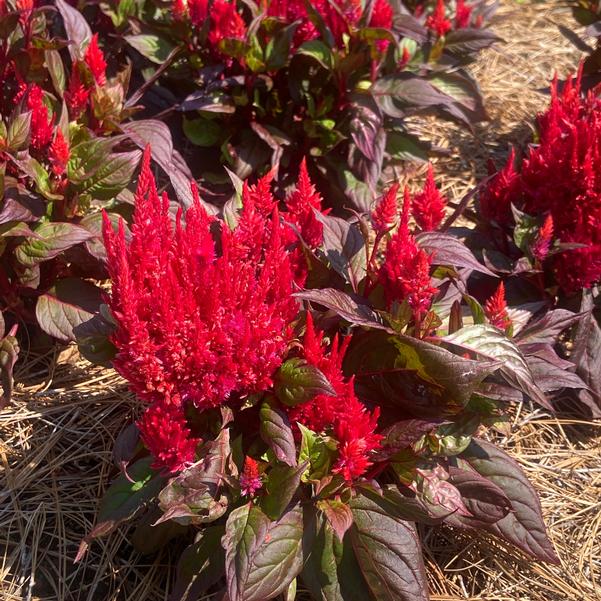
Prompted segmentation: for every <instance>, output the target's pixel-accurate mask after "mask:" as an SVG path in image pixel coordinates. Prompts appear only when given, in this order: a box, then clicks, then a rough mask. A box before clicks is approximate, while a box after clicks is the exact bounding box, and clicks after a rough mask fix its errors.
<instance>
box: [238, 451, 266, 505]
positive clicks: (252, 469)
mask: <svg viewBox="0 0 601 601" xmlns="http://www.w3.org/2000/svg"><path fill="white" fill-rule="evenodd" d="M262 487H263V480H262V478H261V474H260V473H259V464H258V462H257V461H256V460H255V459H253V458H252V457H249V456H248V455H247V456H246V457H245V458H244V469H243V470H242V473H241V474H240V494H241V495H242V496H243V497H254V496H255V495H256V494H257V491H259V490H261V488H262Z"/></svg>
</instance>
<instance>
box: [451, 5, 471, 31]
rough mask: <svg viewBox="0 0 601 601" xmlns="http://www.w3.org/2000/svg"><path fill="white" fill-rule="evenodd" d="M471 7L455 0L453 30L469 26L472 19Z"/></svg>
mask: <svg viewBox="0 0 601 601" xmlns="http://www.w3.org/2000/svg"><path fill="white" fill-rule="evenodd" d="M472 10H473V9H472V7H471V6H469V5H468V4H466V3H465V0H457V5H456V7H455V28H456V29H463V28H464V27H469V26H470V21H471V19H472Z"/></svg>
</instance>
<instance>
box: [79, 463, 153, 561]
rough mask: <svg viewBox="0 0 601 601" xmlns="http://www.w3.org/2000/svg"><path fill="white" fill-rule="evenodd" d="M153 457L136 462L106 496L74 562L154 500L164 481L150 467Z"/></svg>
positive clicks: (116, 480)
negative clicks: (95, 541)
mask: <svg viewBox="0 0 601 601" xmlns="http://www.w3.org/2000/svg"><path fill="white" fill-rule="evenodd" d="M152 461H153V460H152V457H144V458H143V459H140V460H139V461H136V462H135V463H134V464H133V465H131V466H130V467H129V469H128V472H127V476H126V475H125V474H121V475H120V476H118V477H117V478H116V479H115V480H114V482H113V483H112V484H111V485H110V486H109V488H108V490H107V491H106V493H105V494H104V496H103V498H102V500H101V502H100V507H99V509H98V515H97V516H96V525H95V526H94V528H92V530H91V531H90V532H89V533H88V534H87V535H86V536H85V538H84V539H83V540H82V541H81V543H80V546H79V550H78V552H77V557H76V558H75V561H76V562H77V561H79V560H80V559H81V558H82V557H83V556H84V555H85V553H86V550H87V548H88V546H89V544H90V541H92V540H93V539H94V538H98V537H100V536H105V535H107V534H109V533H110V532H112V531H113V530H115V528H117V527H118V526H119V525H120V524H122V523H123V522H126V521H127V520H129V519H131V518H133V517H134V515H135V514H136V513H137V512H138V511H139V510H140V509H142V508H143V507H145V506H146V505H147V504H148V503H149V502H150V501H152V500H153V499H155V498H156V497H157V495H158V493H159V491H160V490H161V488H162V487H163V484H164V483H165V478H164V477H163V476H161V475H160V474H158V473H157V472H155V471H154V470H153V469H152V468H151V467H150V465H151V463H152Z"/></svg>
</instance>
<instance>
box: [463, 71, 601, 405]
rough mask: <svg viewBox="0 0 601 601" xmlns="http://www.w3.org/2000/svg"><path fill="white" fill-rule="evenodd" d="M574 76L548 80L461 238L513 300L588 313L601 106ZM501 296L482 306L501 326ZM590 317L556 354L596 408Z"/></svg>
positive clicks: (599, 387)
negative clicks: (543, 102)
mask: <svg viewBox="0 0 601 601" xmlns="http://www.w3.org/2000/svg"><path fill="white" fill-rule="evenodd" d="M581 77H582V68H581V70H580V71H579V74H578V76H577V78H576V79H573V78H571V77H570V78H568V80H567V81H566V82H565V84H564V85H563V87H562V89H561V90H560V88H559V86H558V82H557V78H556V79H555V80H554V81H553V83H552V86H551V103H550V106H549V108H548V109H547V110H546V111H545V112H544V113H543V114H541V115H539V116H538V119H537V125H538V140H537V144H536V145H532V146H530V148H529V149H528V150H527V151H526V152H525V153H524V156H523V158H522V159H521V160H520V161H519V162H518V161H516V152H515V151H514V150H512V151H511V152H510V154H509V158H508V160H507V163H506V165H505V166H504V167H503V168H502V169H500V170H499V171H498V172H496V173H494V172H493V175H492V178H491V179H490V180H489V181H488V183H486V184H485V186H484V187H483V189H482V190H481V192H480V195H479V216H480V217H481V220H480V222H479V224H478V227H477V228H476V230H475V232H474V233H473V234H472V236H471V237H470V240H469V244H470V245H471V247H472V248H477V247H480V248H481V250H482V252H483V256H484V258H485V260H486V262H487V265H488V266H489V267H490V268H491V269H493V270H494V271H496V272H497V273H498V274H499V275H501V276H502V277H504V278H505V279H506V288H507V292H508V293H510V294H511V295H512V296H513V297H514V298H518V299H519V300H520V302H522V303H527V302H531V303H540V304H542V306H545V307H557V306H558V307H562V308H570V309H572V310H577V309H578V308H579V307H580V306H581V305H582V309H583V310H587V311H591V310H592V309H594V306H593V305H592V304H590V303H589V301H588V300H587V299H589V297H590V298H592V294H591V292H592V291H593V290H594V289H595V288H596V287H597V286H598V284H599V282H600V281H601V179H600V178H599V171H600V169H601V104H600V101H599V98H598V97H597V95H596V93H595V92H594V91H589V92H587V93H582V92H581ZM503 295H504V292H503V290H502V289H499V290H498V291H497V294H495V296H494V297H492V298H491V299H489V301H487V304H486V306H485V309H487V311H486V312H487V315H489V316H490V318H491V319H492V321H493V322H497V323H496V325H498V327H501V328H502V329H506V330H508V328H509V322H508V321H507V320H506V311H505V310H504V306H503V301H502V296H503ZM589 317H590V318H591V320H592V321H590V324H589V326H587V327H589V328H592V330H591V331H590V332H589V334H590V338H589V339H588V341H587V340H585V338H583V337H582V336H580V335H578V334H577V332H576V334H577V338H578V339H579V341H580V342H579V345H578V346H576V347H573V348H572V349H571V350H570V348H569V345H564V348H563V355H564V357H569V358H570V359H571V360H573V361H574V363H575V364H576V371H577V373H578V374H579V375H580V376H581V377H582V378H583V379H584V381H586V382H587V385H588V386H589V388H590V389H591V391H590V392H591V393H592V396H591V394H589V393H588V392H587V393H582V392H581V393H580V395H579V398H580V400H581V401H583V402H584V403H585V405H586V407H587V409H588V411H589V412H592V413H593V415H599V414H600V409H599V407H600V406H601V383H600V382H599V381H598V378H597V376H593V375H592V374H593V372H596V371H597V368H596V367H594V366H591V365H590V364H589V362H588V359H587V358H589V357H594V356H595V355H597V354H598V352H599V344H601V342H600V340H601V338H598V337H597V334H596V332H597V331H598V327H597V326H596V324H595V319H594V316H592V315H590V316H589ZM583 327H584V326H583ZM508 332H509V330H508ZM566 341H567V339H566ZM583 345H584V346H583ZM580 347H582V348H580ZM539 359H540V357H539ZM571 381H573V378H572V379H571Z"/></svg>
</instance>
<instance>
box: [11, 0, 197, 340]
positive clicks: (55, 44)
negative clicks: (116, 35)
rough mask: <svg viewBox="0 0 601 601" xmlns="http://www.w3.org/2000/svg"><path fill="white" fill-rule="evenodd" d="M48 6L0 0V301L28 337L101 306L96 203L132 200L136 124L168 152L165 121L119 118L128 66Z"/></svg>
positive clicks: (65, 9)
mask: <svg viewBox="0 0 601 601" xmlns="http://www.w3.org/2000/svg"><path fill="white" fill-rule="evenodd" d="M56 8H57V9H58V10H47V7H37V5H36V3H34V2H29V3H23V2H16V4H15V3H13V2H2V4H1V5H0V202H1V204H0V310H1V311H2V312H3V313H4V315H5V318H6V320H7V323H8V324H9V327H10V326H11V325H12V324H14V323H17V322H19V323H21V324H23V325H24V326H25V327H21V328H20V330H19V334H20V335H21V336H22V337H23V340H27V341H31V340H34V341H35V340H36V339H38V340H39V338H40V336H39V329H38V326H39V328H41V329H42V330H43V331H44V332H45V333H46V334H49V335H50V336H52V337H54V338H56V339H59V340H61V341H69V340H73V339H74V336H75V334H74V328H77V327H78V326H79V325H81V324H82V323H83V322H86V321H88V320H89V319H90V318H91V317H92V314H93V313H94V312H95V311H98V309H99V306H100V302H101V293H100V289H99V288H98V287H97V286H96V285H95V284H94V283H93V282H92V281H91V280H92V279H94V280H98V279H103V278H105V277H106V270H105V267H104V249H103V248H102V244H101V242H100V233H101V232H100V230H101V213H100V209H101V208H106V209H108V210H109V211H110V214H111V216H112V219H113V221H115V219H116V216H117V214H118V213H123V212H128V211H129V206H128V205H129V201H130V197H129V195H128V194H127V191H126V190H125V189H126V186H127V185H128V184H129V182H130V180H131V178H132V176H133V173H134V170H135V168H136V166H137V164H138V161H139V158H140V156H141V151H140V149H139V148H138V149H137V148H136V145H137V146H142V147H144V145H145V139H144V135H143V134H144V131H143V130H144V128H146V130H149V131H152V132H153V135H154V139H155V140H156V141H157V149H158V150H159V151H160V153H161V154H162V156H163V157H164V159H169V160H170V159H171V154H172V153H171V152H170V150H169V149H167V148H165V147H166V146H167V144H170V143H171V138H170V135H169V131H168V130H167V128H166V126H164V125H163V124H161V123H159V124H158V125H157V124H155V123H151V124H150V125H151V127H148V122H144V121H140V122H137V123H136V124H135V125H129V126H125V125H123V120H124V119H126V118H128V117H130V116H131V114H132V108H131V104H132V103H131V102H130V100H131V97H130V99H129V100H126V98H125V96H126V93H127V80H128V71H127V70H126V71H121V72H117V73H115V71H114V70H113V71H112V72H109V70H108V65H107V63H108V56H106V55H105V49H103V48H102V47H101V45H100V42H99V39H98V36H97V35H95V34H94V35H93V34H92V32H91V30H90V28H89V26H88V24H87V23H86V21H85V19H84V18H83V16H82V15H81V14H80V13H79V12H78V11H77V10H75V9H74V8H72V7H71V6H70V5H69V4H66V3H65V2H62V0H57V3H56ZM112 74H114V76H113V75H112ZM134 100H135V98H134ZM161 132H162V133H161ZM161 136H162V138H163V148H159V147H158V140H157V138H160V137H161ZM131 140H133V143H132V141H131ZM164 163H165V160H163V164H164ZM180 172H181V170H180ZM180 175H181V173H180ZM182 176H183V177H184V178H185V179H186V181H187V180H188V177H189V173H188V172H187V170H185V174H184V175H182ZM187 194H189V193H187Z"/></svg>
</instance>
